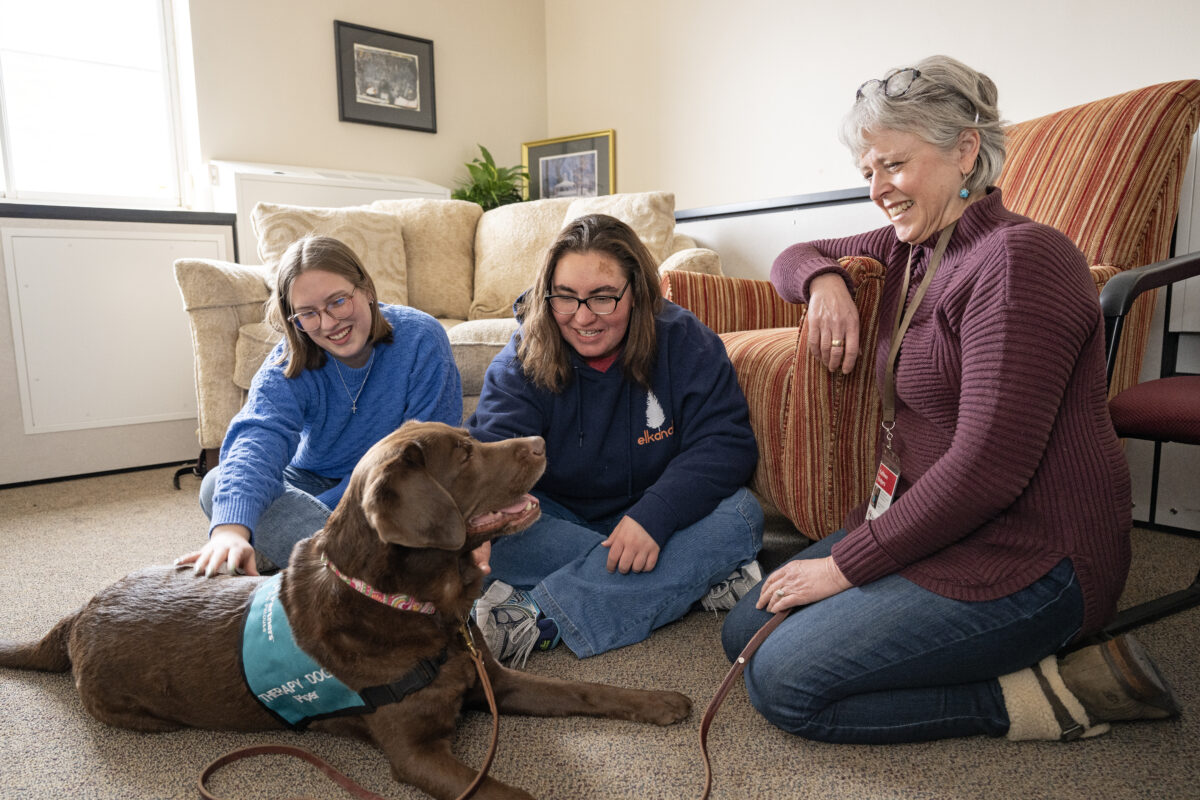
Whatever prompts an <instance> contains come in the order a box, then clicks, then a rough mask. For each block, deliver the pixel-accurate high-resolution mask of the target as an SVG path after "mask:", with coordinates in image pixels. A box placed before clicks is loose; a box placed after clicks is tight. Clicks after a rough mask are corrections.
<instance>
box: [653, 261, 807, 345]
mask: <svg viewBox="0 0 1200 800" xmlns="http://www.w3.org/2000/svg"><path fill="white" fill-rule="evenodd" d="M663 296H664V297H666V298H667V299H668V300H670V301H671V302H673V303H677V304H679V305H681V306H683V307H684V308H686V309H687V310H689V311H691V312H692V313H693V314H695V315H696V316H697V317H698V318H699V319H700V321H701V322H703V323H704V324H705V325H707V326H708V327H710V328H712V329H713V330H714V331H716V332H717V333H730V332H732V331H751V330H760V329H763V328H795V327H796V326H798V325H799V324H800V323H801V322H803V320H804V314H805V312H806V311H807V307H806V306H802V305H797V304H795V303H789V302H787V301H785V300H784V299H783V298H781V297H780V296H779V294H778V293H777V292H776V291H775V287H774V286H772V285H771V283H770V281H762V280H752V279H750V278H731V277H728V276H724V275H703V274H700V273H697V272H684V271H681V270H672V271H669V272H664V273H663Z"/></svg>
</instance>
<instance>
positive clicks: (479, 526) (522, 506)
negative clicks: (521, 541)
mask: <svg viewBox="0 0 1200 800" xmlns="http://www.w3.org/2000/svg"><path fill="white" fill-rule="evenodd" d="M537 505H538V501H537V498H536V497H534V496H533V495H531V494H527V495H523V496H522V497H521V498H520V499H519V500H517V501H516V502H515V503H513V504H512V505H510V506H507V507H505V508H500V509H497V510H495V511H489V512H488V513H486V514H480V515H478V516H475V517H471V520H470V526H471V530H472V531H482V530H488V529H491V528H493V527H499V523H502V522H503V521H504V520H505V519H506V518H507V517H518V516H520V515H521V514H524V513H525V512H526V511H527V510H528V509H529V508H530V507H531V506H537Z"/></svg>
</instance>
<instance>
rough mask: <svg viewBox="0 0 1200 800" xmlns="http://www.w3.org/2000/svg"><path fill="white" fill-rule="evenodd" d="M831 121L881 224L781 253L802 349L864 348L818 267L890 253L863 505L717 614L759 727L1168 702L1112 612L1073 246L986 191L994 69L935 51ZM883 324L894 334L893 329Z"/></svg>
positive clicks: (838, 289) (1107, 478) (966, 724)
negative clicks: (803, 332)
mask: <svg viewBox="0 0 1200 800" xmlns="http://www.w3.org/2000/svg"><path fill="white" fill-rule="evenodd" d="M842 139H843V141H844V142H845V143H846V144H847V145H848V146H849V148H850V150H851V151H852V153H853V154H854V156H855V159H856V163H857V165H858V167H859V169H860V170H861V172H862V175H863V178H864V179H865V180H866V181H867V183H868V184H869V186H870V190H871V191H870V195H871V200H872V201H873V202H874V203H875V204H876V205H877V206H879V208H880V209H881V210H882V211H883V212H884V213H885V214H886V215H887V217H888V220H889V222H890V225H887V226H885V227H883V228H880V229H879V230H875V231H872V232H869V233H864V234H860V235H857V236H851V237H848V238H843V239H831V240H824V241H817V242H809V243H805V244H798V245H794V246H792V247H789V248H788V249H787V250H785V251H784V252H783V253H782V254H781V255H780V256H779V258H778V259H776V261H775V264H774V266H773V267H772V270H771V280H772V282H773V283H774V285H775V287H776V288H777V289H778V291H779V293H780V295H782V296H783V297H784V299H786V300H789V301H792V302H803V303H807V304H808V315H807V319H806V323H805V324H807V325H808V343H809V349H810V351H811V353H812V355H813V356H814V357H815V358H817V359H819V360H820V361H821V362H822V363H823V364H825V365H826V366H827V367H828V368H829V369H830V370H840V371H841V372H843V373H849V372H850V371H851V370H852V369H854V366H855V363H856V361H857V360H858V358H859V356H860V355H866V354H860V351H859V320H858V314H857V308H856V306H855V304H854V300H853V298H852V292H853V289H854V287H853V285H852V284H851V282H850V279H849V275H848V274H847V273H846V271H845V270H843V269H842V268H841V267H840V266H839V264H838V259H839V258H841V257H843V256H854V255H862V256H870V257H873V258H875V259H877V260H878V261H880V262H881V263H882V264H883V265H884V266H885V267H886V270H887V271H886V277H885V279H884V285H883V294H882V299H881V305H880V308H881V312H880V320H879V323H880V324H879V331H880V333H879V340H878V343H877V346H876V350H875V352H874V353H870V354H869V355H870V356H871V357H872V363H871V364H869V365H864V368H873V369H874V370H875V372H876V376H877V378H878V384H879V386H880V393H881V400H882V406H883V415H882V419H883V423H882V426H881V430H880V432H879V438H878V453H879V466H878V471H877V478H876V485H875V489H874V491H873V492H872V495H871V497H870V498H869V500H867V502H865V503H864V504H863V505H862V506H861V507H859V508H857V509H855V510H853V511H852V512H851V513H850V514H849V516H848V517H847V518H846V520H845V522H844V526H845V527H844V529H843V530H840V531H838V532H836V533H834V534H833V535H831V536H829V537H827V538H825V539H823V540H821V541H820V542H817V543H816V544H814V545H812V546H811V547H809V548H807V549H806V550H804V551H803V552H801V553H799V554H798V555H797V556H795V557H794V558H793V559H792V560H790V561H788V562H787V563H785V564H784V565H783V566H781V567H780V568H779V569H777V570H776V571H774V572H772V573H771V574H770V575H768V576H767V577H766V578H765V579H764V580H763V581H762V583H761V584H760V585H759V586H758V587H757V588H756V589H755V590H754V591H752V592H751V593H750V594H748V595H747V596H745V597H743V598H742V600H741V601H740V602H739V604H738V605H737V607H736V608H735V609H734V610H733V611H732V612H730V615H729V617H728V619H727V620H726V622H725V626H724V630H723V634H722V638H723V644H724V646H725V650H726V652H727V653H728V654H729V656H730V658H731V659H732V658H734V657H736V656H737V654H738V653H739V652H740V651H741V649H742V648H743V647H744V646H745V645H746V643H747V642H748V641H749V640H750V638H751V637H752V636H753V634H754V633H755V631H756V630H757V629H758V628H759V627H760V626H762V625H763V624H764V623H765V622H766V620H767V619H769V618H770V616H771V615H772V614H774V613H776V612H779V611H783V610H787V609H792V608H800V607H803V608H801V609H800V610H799V611H798V613H794V614H792V615H791V616H790V617H788V618H787V619H786V620H785V621H784V622H783V623H782V624H780V625H779V627H778V628H777V629H776V630H775V631H774V632H773V633H772V634H771V635H770V636H769V637H768V638H767V639H766V641H765V642H764V643H763V644H762V646H761V648H760V649H759V650H758V652H757V653H756V654H755V655H754V657H753V658H752V659H751V660H750V662H749V664H748V665H747V667H746V671H745V676H746V685H747V688H748V690H749V694H750V699H751V701H752V702H753V703H754V705H755V707H756V708H758V709H759V710H760V711H761V712H762V713H763V714H764V715H765V716H766V717H767V719H769V720H770V721H771V722H772V723H774V724H775V725H778V726H779V727H780V728H783V729H784V730H787V731H790V732H793V733H796V734H799V735H802V736H805V737H808V738H813V739H820V740H825V741H836V742H900V741H914V740H924V739H936V738H944V737H952V736H966V735H972V734H988V735H992V736H1007V737H1008V738H1010V739H1073V738H1077V737H1080V736H1091V735H1095V734H1098V733H1103V732H1104V731H1105V730H1107V723H1108V722H1111V721H1115V720H1125V719H1142V718H1162V717H1167V716H1173V715H1175V714H1177V713H1178V710H1179V709H1178V705H1177V703H1176V701H1175V698H1174V697H1173V696H1172V694H1171V691H1170V689H1169V687H1168V686H1167V684H1166V682H1165V681H1164V680H1163V678H1162V676H1161V675H1160V674H1159V672H1158V670H1157V669H1156V668H1155V667H1154V665H1153V663H1152V662H1151V661H1150V659H1149V657H1148V656H1147V655H1146V653H1145V650H1144V649H1142V648H1141V647H1140V646H1139V645H1138V643H1137V642H1136V641H1134V640H1133V639H1132V638H1130V637H1128V636H1125V637H1121V638H1118V639H1115V640H1111V641H1107V642H1105V643H1103V644H1102V645H1092V646H1090V647H1084V648H1080V649H1076V650H1074V651H1073V652H1070V653H1069V654H1067V655H1064V656H1063V657H1062V658H1061V659H1059V658H1058V657H1056V655H1055V654H1056V653H1058V652H1060V651H1063V650H1064V648H1068V647H1069V646H1072V645H1075V644H1077V643H1079V642H1080V641H1081V637H1085V636H1087V635H1088V634H1092V633H1095V632H1097V631H1098V630H1099V629H1100V628H1101V626H1102V625H1103V624H1104V623H1105V622H1107V621H1108V620H1109V619H1111V618H1112V616H1113V615H1114V613H1115V611H1116V603H1117V598H1118V596H1119V595H1120V593H1121V590H1122V587H1123V586H1124V583H1125V577H1126V574H1127V572H1128V569H1129V529H1130V526H1131V524H1132V522H1131V515H1130V507H1131V501H1130V485H1129V473H1128V468H1127V466H1126V463H1125V458H1124V455H1123V453H1122V451H1121V446H1120V443H1119V441H1118V439H1117V436H1116V433H1115V432H1114V430H1113V426H1112V422H1111V420H1110V418H1109V414H1108V405H1107V389H1106V385H1105V359H1104V325H1103V320H1102V318H1101V315H1100V310H1099V305H1098V303H1097V298H1096V290H1095V286H1094V284H1093V282H1092V279H1091V278H1090V276H1089V274H1088V269H1087V264H1086V263H1085V261H1084V258H1083V256H1082V254H1081V253H1080V252H1079V250H1078V249H1077V248H1076V247H1075V246H1074V245H1073V244H1072V243H1071V242H1070V241H1069V240H1068V239H1067V238H1066V237H1065V236H1064V235H1062V234H1061V233H1059V232H1058V231H1056V230H1054V229H1053V228H1050V227H1048V226H1045V225H1041V224H1038V223H1036V222H1033V221H1032V220H1030V219H1028V218H1025V217H1022V216H1019V215H1017V214H1013V213H1012V212H1010V211H1008V210H1006V209H1005V208H1004V204H1003V200H1002V196H1001V192H1000V190H999V189H998V188H996V187H995V186H994V185H993V184H994V182H995V180H996V178H997V176H998V174H999V172H1000V168H1001V166H1002V165H1003V162H1004V131H1003V128H1002V123H1001V122H1000V119H999V114H998V112H997V109H996V87H995V85H994V84H993V83H992V81H991V80H990V79H989V78H988V77H987V76H985V75H983V74H981V73H979V72H976V71H975V70H973V69H971V68H970V67H967V66H966V65H964V64H962V63H960V62H958V61H955V60H954V59H951V58H947V57H945V56H933V57H931V58H927V59H925V60H923V61H921V62H920V63H918V64H917V65H915V66H913V67H906V68H904V69H897V70H892V71H891V72H889V73H887V74H886V75H885V76H884V77H883V78H880V79H874V80H869V81H867V82H866V83H864V84H862V85H861V86H860V87H859V89H858V92H857V95H856V97H855V102H854V106H853V107H852V108H851V110H850V112H849V113H848V114H847V115H846V118H845V124H844V127H843V131H842ZM901 342H903V345H904V346H903V348H901V347H900V345H901Z"/></svg>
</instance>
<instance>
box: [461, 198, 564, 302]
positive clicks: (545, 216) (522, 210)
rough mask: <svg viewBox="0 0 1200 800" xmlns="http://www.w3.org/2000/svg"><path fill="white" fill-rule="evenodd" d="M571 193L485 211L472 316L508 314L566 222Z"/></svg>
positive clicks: (478, 233) (479, 235)
mask: <svg viewBox="0 0 1200 800" xmlns="http://www.w3.org/2000/svg"><path fill="white" fill-rule="evenodd" d="M571 202H572V200H571V198H569V197H567V198H550V199H547V200H533V201H531V202H528V203H512V204H510V205H507V206H500V207H499V208H493V209H491V210H490V211H486V212H484V214H483V216H482V217H480V218H479V227H478V229H477V230H476V232H475V298H474V299H473V300H472V301H471V311H470V313H469V314H468V315H467V319H504V318H507V317H511V316H512V304H513V301H514V300H516V299H517V297H518V296H520V294H521V293H522V292H524V291H525V290H526V289H528V288H529V286H530V284H532V283H533V279H534V276H535V275H537V271H538V268H539V267H540V266H541V264H542V260H543V259H545V257H546V250H547V249H549V247H550V245H551V244H553V243H554V240H555V238H556V237H557V236H558V233H559V231H560V230H562V226H563V217H564V215H565V214H566V213H567V208H568V207H569V206H570V205H571Z"/></svg>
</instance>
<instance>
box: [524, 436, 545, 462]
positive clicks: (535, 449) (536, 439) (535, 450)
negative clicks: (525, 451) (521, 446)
mask: <svg viewBox="0 0 1200 800" xmlns="http://www.w3.org/2000/svg"><path fill="white" fill-rule="evenodd" d="M525 442H526V444H527V445H528V446H529V452H530V453H532V454H533V455H535V456H537V457H539V458H541V457H542V456H544V455H546V440H545V439H543V438H542V437H540V436H527V437H525Z"/></svg>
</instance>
